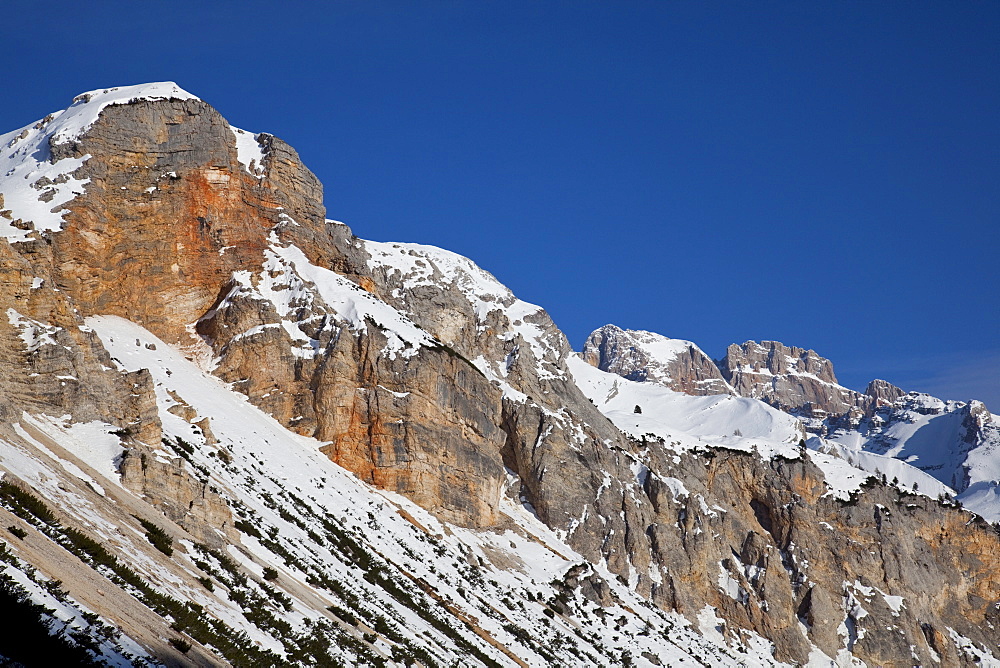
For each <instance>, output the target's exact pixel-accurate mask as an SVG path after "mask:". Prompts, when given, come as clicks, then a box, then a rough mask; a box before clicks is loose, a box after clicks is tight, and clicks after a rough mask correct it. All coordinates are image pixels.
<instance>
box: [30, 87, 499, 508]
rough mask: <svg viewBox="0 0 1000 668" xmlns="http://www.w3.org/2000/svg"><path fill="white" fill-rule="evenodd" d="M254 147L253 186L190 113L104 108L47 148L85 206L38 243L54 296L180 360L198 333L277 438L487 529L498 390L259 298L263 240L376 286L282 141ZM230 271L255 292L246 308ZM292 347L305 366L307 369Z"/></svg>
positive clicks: (209, 112)
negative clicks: (259, 162)
mask: <svg viewBox="0 0 1000 668" xmlns="http://www.w3.org/2000/svg"><path fill="white" fill-rule="evenodd" d="M260 142H261V145H262V149H263V151H264V154H265V155H266V158H265V159H264V165H263V167H264V169H263V170H261V171H260V172H258V174H259V175H255V174H251V173H249V172H248V171H247V169H246V168H245V167H244V165H243V164H241V163H240V162H239V155H238V151H237V148H236V140H235V137H234V134H233V131H232V130H231V128H230V127H229V125H228V124H227V123H226V122H225V120H224V119H222V117H221V116H219V114H218V113H217V112H215V110H214V109H212V108H211V107H209V106H208V105H207V104H205V103H203V102H200V101H197V100H186V101H179V100H170V101H158V102H133V103H130V104H127V105H120V106H112V107H107V108H105V110H104V111H103V112H102V115H101V117H100V118H99V119H98V121H97V122H96V123H95V124H94V125H93V126H92V127H91V128H90V129H89V130H88V131H87V132H85V133H84V134H83V135H82V136H81V137H80V138H79V139H78V140H77V141H75V142H74V143H71V144H65V145H62V146H59V147H56V148H55V149H54V150H55V151H56V152H57V153H60V154H61V155H65V156H82V155H90V156H91V157H90V158H89V159H88V160H87V161H86V162H85V163H84V166H83V167H82V168H81V169H80V170H78V172H77V173H76V176H77V178H80V179H85V178H89V180H90V182H89V184H88V185H87V188H86V191H85V193H84V194H83V195H82V196H80V197H78V198H77V199H76V200H75V201H73V202H71V203H70V204H69V205H68V209H69V211H68V213H67V215H66V216H65V221H66V222H65V225H64V229H63V230H62V231H60V232H58V233H55V234H53V235H52V236H51V249H50V251H49V252H50V253H51V270H52V276H53V283H54V284H55V285H57V286H58V288H59V289H60V290H61V292H62V294H63V295H65V296H66V297H68V300H69V301H68V302H67V303H71V304H72V305H73V306H74V307H75V308H77V309H78V310H79V313H80V315H82V316H86V315H91V314H110V315H118V316H122V317H125V318H128V319H130V320H132V321H134V322H137V323H139V324H141V325H143V326H144V327H146V328H147V329H149V330H150V331H152V332H153V333H154V334H156V335H157V336H159V337H160V338H162V339H164V340H166V341H169V342H172V343H176V344H180V345H182V346H186V345H190V344H192V343H200V342H198V340H197V339H196V338H195V328H196V332H197V334H200V335H201V336H202V337H203V338H204V340H205V341H207V343H208V344H209V345H210V346H211V347H212V348H213V351H214V353H215V354H216V355H217V357H218V367H217V373H218V374H219V375H220V376H221V377H222V378H223V379H224V380H227V381H230V382H233V383H234V387H236V389H238V390H240V391H242V392H244V393H245V394H246V395H247V396H248V397H249V398H250V399H251V401H253V402H254V403H256V404H257V405H259V406H261V407H262V408H264V409H265V410H267V411H269V412H270V413H271V414H272V415H274V417H275V418H277V419H278V420H279V421H281V422H282V423H283V424H285V425H286V426H288V427H289V428H290V429H293V430H295V431H297V432H298V433H301V434H305V435H309V436H316V437H317V438H320V439H322V440H326V441H330V442H331V443H330V445H329V446H327V447H326V448H325V452H327V454H328V455H329V456H330V457H331V458H332V459H333V460H334V461H336V462H338V463H339V464H341V465H342V466H344V467H345V468H347V469H349V470H351V471H353V472H355V473H356V474H357V475H359V476H360V477H361V478H362V479H364V480H366V481H369V482H371V483H372V484H375V485H377V486H379V487H383V488H386V489H391V490H393V491H397V492H400V493H402V494H406V495H407V496H410V497H411V498H413V499H414V500H416V501H418V502H419V503H421V504H422V505H424V506H425V507H427V508H429V509H432V510H434V511H435V512H437V513H438V514H439V515H441V516H442V517H444V518H446V519H449V520H451V521H455V522H458V523H462V524H472V525H480V526H481V525H488V524H490V523H492V522H493V521H494V514H495V512H496V506H497V503H498V501H499V494H500V487H501V481H502V480H503V479H504V473H503V467H502V464H501V460H500V447H501V445H502V442H503V432H502V431H501V430H500V428H499V426H498V425H499V422H500V419H499V410H500V398H499V392H498V391H497V390H496V389H495V388H493V387H492V386H491V385H490V384H489V383H488V382H487V381H486V379H485V378H483V377H482V375H481V374H479V373H478V372H477V371H476V370H475V369H473V368H472V367H471V366H470V365H469V364H468V363H467V362H465V361H464V360H460V359H457V358H454V357H451V356H449V355H447V354H445V353H443V352H441V351H435V350H432V349H423V350H421V351H420V352H419V354H418V359H415V360H413V363H411V362H410V360H409V359H407V358H402V357H401V358H395V357H393V356H386V355H385V351H384V350H383V348H384V345H385V337H384V336H383V335H382V334H380V333H379V331H378V329H377V328H369V330H370V331H366V330H364V329H362V330H359V331H353V330H351V329H350V328H348V327H345V326H344V325H343V323H342V322H339V321H338V319H337V316H336V314H334V313H332V312H331V310H330V308H329V307H328V306H327V305H326V304H324V303H323V302H322V300H321V299H319V298H318V297H316V296H315V294H314V291H313V290H312V288H309V287H308V286H305V287H304V288H303V289H304V290H306V291H309V292H310V295H312V296H311V297H310V298H309V299H310V300H311V301H310V304H311V305H310V306H309V307H308V308H305V307H304V306H302V305H299V306H297V307H294V312H292V313H287V312H282V313H279V312H278V310H281V308H284V307H281V308H279V309H278V310H276V308H277V307H276V306H275V305H274V304H273V303H272V302H270V301H268V299H266V298H264V297H261V295H259V294H256V293H255V292H254V289H253V286H255V285H256V283H257V282H259V280H260V279H259V276H260V275H261V272H262V271H264V265H265V263H266V260H267V249H268V248H269V247H270V246H271V244H272V243H275V242H276V241H278V242H279V243H294V244H296V246H297V247H299V248H301V249H303V251H304V252H305V253H307V254H308V256H309V257H310V259H311V261H312V262H313V263H315V264H317V265H318V266H326V267H331V268H333V269H337V270H339V271H341V272H342V273H349V274H350V275H352V277H353V278H354V279H355V280H356V281H358V282H360V283H362V285H364V286H365V287H367V288H368V289H372V287H373V283H372V281H371V280H370V279H368V278H366V277H364V276H363V275H359V274H358V273H357V272H363V269H364V263H363V260H362V261H359V259H358V258H353V259H351V260H348V259H347V256H348V255H349V254H351V253H352V252H355V251H352V247H351V245H352V243H353V241H352V238H351V237H350V233H349V231H347V232H346V233H345V230H346V228H344V229H339V227H337V226H328V225H327V224H326V223H325V219H324V211H323V207H322V189H321V187H320V185H319V183H318V181H316V179H315V177H314V176H313V175H312V174H311V173H310V172H309V171H308V170H307V169H306V168H305V167H304V166H302V164H301V162H300V161H299V160H298V156H297V155H296V154H295V152H294V151H292V150H291V149H290V148H289V147H287V145H285V144H284V143H282V142H281V141H280V140H277V139H275V138H273V137H269V136H266V135H261V136H260ZM341 227H342V226H341ZM279 239H280V241H279ZM238 272H239V273H240V275H241V276H244V277H250V278H247V279H246V280H247V281H249V283H248V285H244V286H243V292H240V291H239V290H236V291H235V292H234V286H236V285H237V282H236V281H234V275H235V274H237V273H238ZM289 272H293V270H292V269H291V268H289ZM291 278H295V280H299V279H298V278H297V277H291ZM291 278H290V279H289V280H291ZM240 285H242V284H240ZM303 285H305V284H303ZM248 286H249V287H248ZM289 308H292V307H291V306H289ZM283 319H284V323H285V324H284V325H283V326H279V324H280V323H281V322H282V320H283ZM289 331H292V332H296V331H297V332H299V334H297V335H296V336H298V337H299V338H301V336H308V337H312V338H313V340H314V341H315V346H316V350H317V352H316V353H315V354H313V353H312V351H310V354H303V352H302V350H301V349H300V348H298V346H300V344H301V342H300V341H297V340H293V339H292V338H290V336H289ZM248 332H253V334H252V335H247V333H248ZM302 332H305V334H303V333H302ZM387 388H391V390H390V389H387Z"/></svg>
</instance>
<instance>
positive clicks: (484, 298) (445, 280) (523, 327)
mask: <svg viewBox="0 0 1000 668" xmlns="http://www.w3.org/2000/svg"><path fill="white" fill-rule="evenodd" d="M362 244H363V247H364V249H365V250H366V251H367V252H368V254H369V260H368V268H369V269H370V270H371V271H372V272H373V273H374V272H381V273H383V275H384V276H385V277H386V278H387V279H390V280H391V282H392V283H394V284H395V285H396V287H395V288H394V289H393V290H392V293H391V297H392V298H393V299H395V300H398V301H397V302H395V305H396V307H397V308H399V309H400V310H401V311H403V312H404V313H408V314H409V315H410V316H411V317H415V314H414V313H412V311H411V310H410V305H409V304H408V303H407V301H408V295H411V294H412V293H413V292H414V291H418V290H420V289H421V288H429V289H433V290H440V291H450V292H452V293H454V292H457V293H458V294H459V295H461V296H462V298H464V299H465V300H466V301H467V302H468V304H469V306H470V307H471V308H472V311H473V313H474V314H475V318H476V325H477V329H478V330H479V332H482V331H485V330H486V329H487V328H488V327H490V325H489V324H488V320H489V317H490V315H491V314H493V313H494V312H496V311H499V312H501V313H502V314H503V316H504V317H506V320H507V321H508V322H509V325H510V329H509V331H506V332H498V333H497V336H498V337H501V338H502V339H503V340H505V341H511V340H513V339H515V338H516V337H518V336H520V337H521V339H522V340H523V342H524V343H525V344H526V345H527V346H528V348H530V349H531V352H532V355H533V356H534V359H535V362H536V364H537V366H536V370H537V373H538V376H539V378H542V379H551V378H562V377H563V373H562V371H561V370H560V366H559V365H560V362H561V359H562V352H561V350H560V349H559V346H558V344H556V343H555V342H554V341H553V340H552V336H553V335H552V333H551V332H547V331H546V330H545V328H544V327H543V326H542V324H540V323H543V322H544V321H545V320H547V316H545V313H544V310H543V309H542V307H540V306H537V305H535V304H530V303H528V302H526V301H523V300H521V299H517V298H516V297H515V296H514V294H513V293H512V292H511V291H510V289H509V288H507V286H505V285H504V284H503V283H501V282H500V281H498V280H497V279H496V278H495V277H494V276H493V275H492V274H490V273H489V272H488V271H486V270H485V269H483V268H481V267H480V266H479V265H477V264H476V263H475V262H473V261H472V260H470V259H469V258H467V257H464V256H462V255H458V254H457V253H453V252H451V251H447V250H443V249H441V248H437V247H435V246H425V245H422V244H408V243H384V242H376V241H362ZM453 324H458V323H457V322H456V323H453ZM439 336H441V335H439ZM441 338H443V339H445V340H447V338H448V336H447V335H445V336H442V337H441ZM515 357H516V355H515ZM510 361H511V360H507V362H508V363H509V362H510ZM486 366H489V365H488V364H487V365H485V366H484V365H480V370H482V371H484V372H486ZM494 366H495V368H494V369H492V370H491V372H495V373H496V374H499V375H500V376H505V375H506V372H507V368H506V364H498V365H497V364H495V365H494ZM488 375H489V374H488Z"/></svg>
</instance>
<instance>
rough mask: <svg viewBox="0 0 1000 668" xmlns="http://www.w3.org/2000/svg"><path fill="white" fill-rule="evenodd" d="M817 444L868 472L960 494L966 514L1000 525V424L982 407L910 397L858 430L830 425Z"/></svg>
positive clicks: (933, 491) (938, 491) (884, 409)
mask: <svg viewBox="0 0 1000 668" xmlns="http://www.w3.org/2000/svg"><path fill="white" fill-rule="evenodd" d="M817 442H818V443H819V445H818V446H817V447H822V448H824V449H826V450H828V451H831V452H834V451H836V452H838V453H840V455H841V456H843V457H844V458H846V459H850V460H851V461H853V462H854V463H855V464H856V465H858V466H860V467H862V468H865V469H866V470H869V471H874V470H875V468H876V467H877V468H879V470H880V471H881V472H883V473H885V474H886V475H887V476H888V477H889V478H890V479H891V478H893V477H896V476H898V477H899V478H900V479H901V480H903V479H904V478H905V479H906V480H907V481H908V484H910V485H912V484H913V483H917V484H918V485H919V488H920V489H921V490H923V489H928V490H930V493H931V494H932V495H937V494H948V495H955V494H957V498H958V499H959V500H960V501H961V502H962V503H963V504H964V505H965V507H967V508H968V509H970V510H972V511H974V512H976V513H978V514H980V515H981V516H982V517H983V518H985V519H987V520H988V521H990V522H996V521H1000V420H998V418H997V416H995V415H992V414H990V413H989V411H987V410H986V407H985V406H983V404H982V403H981V402H978V401H973V402H971V403H968V404H967V403H964V402H960V401H943V400H941V399H937V398H935V397H932V396H929V395H927V394H921V393H917V392H911V393H909V394H906V395H904V396H902V397H900V398H898V399H897V400H896V401H895V402H893V403H892V404H891V405H889V406H883V407H881V408H879V409H878V410H877V411H876V412H874V413H873V414H872V415H871V416H868V417H866V418H864V419H862V420H861V421H860V422H859V423H858V424H857V425H856V426H854V425H850V424H847V425H844V424H837V423H835V424H833V425H831V430H830V433H829V434H828V435H827V437H826V438H825V439H820V440H818V441H817ZM901 465H902V466H901ZM913 469H917V470H919V471H920V472H921V473H922V474H923V475H919V476H918V475H915V474H914V473H913V472H912V470H913ZM927 479H929V480H927ZM928 485H929V486H928Z"/></svg>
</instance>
